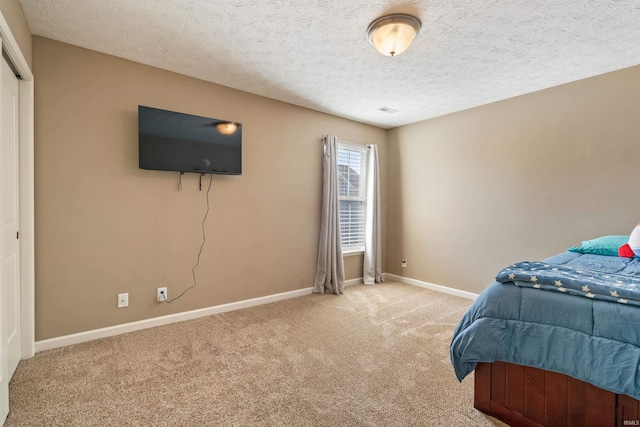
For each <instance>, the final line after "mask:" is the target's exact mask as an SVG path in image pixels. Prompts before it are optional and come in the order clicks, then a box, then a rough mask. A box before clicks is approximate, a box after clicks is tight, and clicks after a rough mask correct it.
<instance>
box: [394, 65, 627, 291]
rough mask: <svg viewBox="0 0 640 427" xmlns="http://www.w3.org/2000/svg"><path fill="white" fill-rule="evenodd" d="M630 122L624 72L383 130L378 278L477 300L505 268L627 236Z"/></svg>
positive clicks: (625, 72) (625, 71)
mask: <svg viewBox="0 0 640 427" xmlns="http://www.w3.org/2000/svg"><path fill="white" fill-rule="evenodd" d="M639 114H640V67H633V68H629V69H625V70H622V71H618V72H614V73H610V74H606V75H602V76H598V77H594V78H590V79H587V80H583V81H578V82H574V83H571V84H567V85H563V86H560V87H555V88H552V89H548V90H544V91H541V92H537V93H533V94H529V95H525V96H521V97H517V98H513V99H509V100H506V101H502V102H497V103H494V104H490V105H486V106H483V107H479V108H474V109H471V110H467V111H463V112H459V113H456V114H451V115H447V116H444V117H440V118H436V119H432V120H427V121H424V122H420V123H416V124H412V125H410V126H404V127H401V128H398V129H394V130H392V131H390V132H389V140H388V144H389V145H388V170H389V179H388V204H389V212H388V216H387V232H388V239H387V263H386V266H387V271H388V272H390V273H394V274H398V275H401V276H405V277H410V278H414V279H418V280H422V281H427V282H432V283H437V284H440V285H445V286H450V287H454V288H459V289H462V290H466V291H470V292H476V293H478V292H480V291H482V289H484V288H485V287H486V286H487V285H488V284H489V283H490V282H491V280H492V279H493V277H494V276H495V274H496V273H497V272H498V271H499V270H500V269H501V268H502V267H504V266H505V265H507V264H509V263H512V262H515V261H520V260H526V259H530V260H534V259H541V258H544V257H547V256H550V255H553V254H556V253H559V252H561V251H564V250H565V249H566V248H567V247H569V246H572V245H573V244H575V243H577V242H579V241H580V240H585V239H590V238H594V237H597V236H600V235H605V234H629V233H630V232H631V230H632V229H633V227H634V226H635V225H636V224H637V223H638V221H640V197H638V194H639V192H638V182H637V181H638V180H637V178H636V176H635V172H636V171H637V169H638V164H640V144H639V141H640V120H638V117H639ZM401 258H407V260H408V265H407V268H401V267H400V259H401Z"/></svg>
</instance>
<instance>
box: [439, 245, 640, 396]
mask: <svg viewBox="0 0 640 427" xmlns="http://www.w3.org/2000/svg"><path fill="white" fill-rule="evenodd" d="M533 264H534V265H533V267H534V269H535V270H532V271H527V270H526V268H527V266H526V265H524V264H523V263H520V264H515V265H513V266H510V267H508V268H506V269H505V270H503V271H502V272H500V274H499V276H498V278H499V280H502V281H503V283H501V282H498V281H496V282H494V283H492V284H491V285H490V286H489V287H488V288H487V289H486V290H485V291H484V292H483V293H482V294H481V295H480V296H479V297H478V299H477V300H476V301H475V302H474V304H473V305H472V306H471V307H470V308H469V310H468V311H467V312H466V313H465V315H464V317H463V318H462V320H461V321H460V323H459V324H458V327H457V328H456V330H455V332H454V336H453V340H452V342H451V348H450V355H451V361H452V363H453V367H454V370H455V372H456V376H457V377H458V379H459V380H460V381H462V379H463V378H464V377H466V376H467V375H468V374H469V373H471V372H472V371H473V370H474V369H475V367H476V364H477V363H478V362H494V361H504V362H510V363H516V364H519V365H525V366H533V367H537V368H541V369H545V370H549V371H554V372H560V373H563V374H566V375H569V376H571V377H574V378H577V379H580V380H583V381H586V382H589V383H591V384H593V385H595V386H597V387H600V388H603V389H606V390H610V391H612V392H615V393H622V394H626V395H629V396H632V397H634V398H636V399H640V372H639V369H638V368H639V366H640V307H638V306H637V305H634V304H640V297H638V296H637V291H634V287H633V286H631V285H633V284H635V283H636V281H638V280H640V261H639V260H638V259H633V260H631V259H626V258H618V257H606V256H600V255H582V254H578V253H573V252H565V253H562V254H560V255H557V256H555V257H551V258H549V259H547V260H545V261H544V262H542V263H533ZM554 268H557V270H554ZM559 271H560V272H561V273H560V276H558V275H557V274H558V272H559ZM562 272H568V274H569V276H570V277H567V276H562ZM511 274H513V275H514V276H510V275H511ZM581 275H582V276H583V279H584V281H583V282H581V278H580V277H581ZM606 276H610V277H606ZM609 279H610V280H611V282H610V283H607V281H608V280H609ZM547 280H548V281H547ZM557 280H559V281H561V282H562V286H559V285H558V284H557V283H556V281H557ZM618 280H620V281H622V283H617V282H616V281H618ZM543 282H544V283H543ZM638 283H640V282H638ZM583 286H586V287H587V288H588V289H587V288H583ZM559 288H563V289H564V291H562V290H559ZM612 292H615V294H612ZM634 295H635V296H634ZM620 299H622V300H623V301H620Z"/></svg>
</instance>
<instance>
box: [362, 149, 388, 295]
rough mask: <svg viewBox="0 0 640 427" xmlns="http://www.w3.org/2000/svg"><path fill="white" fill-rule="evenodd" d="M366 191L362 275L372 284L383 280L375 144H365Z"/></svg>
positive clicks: (366, 283)
mask: <svg viewBox="0 0 640 427" xmlns="http://www.w3.org/2000/svg"><path fill="white" fill-rule="evenodd" d="M366 192H367V193H366V198H365V222H364V264H363V270H362V273H363V274H362V276H363V280H364V284H365V285H373V284H375V283H382V282H384V277H383V276H382V237H381V229H380V177H379V172H378V147H377V146H376V145H367V181H366Z"/></svg>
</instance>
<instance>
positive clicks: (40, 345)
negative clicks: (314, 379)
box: [35, 277, 362, 353]
mask: <svg viewBox="0 0 640 427" xmlns="http://www.w3.org/2000/svg"><path fill="white" fill-rule="evenodd" d="M361 283H362V277H359V278H356V279H349V280H345V282H344V285H345V286H352V285H357V284H361ZM312 291H313V288H305V289H298V290H295V291H289V292H283V293H280V294H275V295H268V296H265V297H260V298H252V299H248V300H244V301H238V302H232V303H229V304H222V305H216V306H213V307H207V308H201V309H199V310H192V311H185V312H183V313H176V314H169V315H167V316H161V317H154V318H153V319H145V320H140V321H137V322H131V323H125V324H122V325H115V326H109V327H106V328H100V329H94V330H91V331H85V332H79V333H77V334H71V335H65V336H62V337H56V338H51V339H48V340H42V341H36V343H35V352H36V353H38V352H40V351H45V350H51V349H53V348H58V347H65V346H68V345H73V344H80V343H83V342H87V341H92V340H96V339H99V338H106V337H112V336H115V335H120V334H126V333H127V332H134V331H140V330H142V329H148V328H153V327H155V326H162V325H168V324H170V323H176V322H182V321H184V320H191V319H197V318H198V317H204V316H211V315H213V314H219V313H226V312H228V311H233V310H239V309H241V308H248V307H254V306H257V305H262V304H269V303H271V302H276V301H282V300H285V299H289V298H295V297H299V296H302V295H310V294H311V293H312Z"/></svg>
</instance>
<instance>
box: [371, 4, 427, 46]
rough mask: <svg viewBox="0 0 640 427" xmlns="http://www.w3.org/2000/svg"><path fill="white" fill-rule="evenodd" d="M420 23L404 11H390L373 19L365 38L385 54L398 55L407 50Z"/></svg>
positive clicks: (418, 29) (420, 25)
mask: <svg viewBox="0 0 640 427" xmlns="http://www.w3.org/2000/svg"><path fill="white" fill-rule="evenodd" d="M420 27H422V23H421V22H420V20H419V19H418V18H416V17H415V16H413V15H409V14H406V13H392V14H390V15H385V16H381V17H380V18H378V19H376V20H374V21H373V22H372V23H371V24H369V27H368V28H367V38H368V39H369V41H370V42H371V44H372V45H373V46H374V47H375V48H376V50H377V51H378V52H380V53H381V54H383V55H386V56H395V55H400V54H401V53H402V52H404V51H405V50H407V48H408V47H409V45H410V44H411V42H412V41H413V39H414V38H415V36H417V35H418V32H419V31H420Z"/></svg>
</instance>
